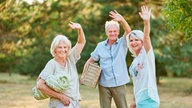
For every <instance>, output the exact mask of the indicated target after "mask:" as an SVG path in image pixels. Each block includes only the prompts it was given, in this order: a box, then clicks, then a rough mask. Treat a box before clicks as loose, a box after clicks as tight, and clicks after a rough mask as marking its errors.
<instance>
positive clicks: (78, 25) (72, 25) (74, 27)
mask: <svg viewBox="0 0 192 108" xmlns="http://www.w3.org/2000/svg"><path fill="white" fill-rule="evenodd" d="M68 25H69V26H70V27H71V28H72V29H74V30H79V29H81V25H80V24H79V23H74V22H72V21H70V23H69V24H68Z"/></svg>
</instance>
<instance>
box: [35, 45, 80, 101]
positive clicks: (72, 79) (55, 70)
mask: <svg viewBox="0 0 192 108" xmlns="http://www.w3.org/2000/svg"><path fill="white" fill-rule="evenodd" d="M78 60H79V58H77V56H76V50H75V48H72V49H71V53H70V55H69V56H68V58H67V62H66V66H65V67H64V66H62V65H60V64H59V63H58V62H56V61H55V60H54V59H51V60H50V61H49V62H48V63H47V64H46V66H45V68H44V69H43V70H42V72H41V73H40V75H39V77H41V78H42V79H44V80H46V78H47V76H48V75H50V74H61V75H64V76H66V77H67V78H68V80H69V88H68V89H67V90H66V91H63V93H64V94H65V95H67V96H68V97H70V98H71V99H72V100H80V99H81V97H80V93H79V78H78V73H77V68H76V63H77V61H78ZM51 100H55V99H51Z"/></svg>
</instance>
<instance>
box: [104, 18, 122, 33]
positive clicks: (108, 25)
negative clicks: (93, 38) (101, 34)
mask: <svg viewBox="0 0 192 108" xmlns="http://www.w3.org/2000/svg"><path fill="white" fill-rule="evenodd" d="M112 25H115V26H117V28H118V30H120V27H119V23H118V22H117V21H113V20H111V21H106V22H105V32H107V30H108V29H109V27H110V26H112Z"/></svg>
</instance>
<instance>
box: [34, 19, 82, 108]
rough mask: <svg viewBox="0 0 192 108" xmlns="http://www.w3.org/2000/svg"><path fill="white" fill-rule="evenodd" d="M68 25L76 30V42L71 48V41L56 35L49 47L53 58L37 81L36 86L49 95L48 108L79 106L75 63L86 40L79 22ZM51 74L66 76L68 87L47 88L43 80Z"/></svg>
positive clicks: (77, 107) (73, 107) (75, 107)
mask: <svg viewBox="0 0 192 108" xmlns="http://www.w3.org/2000/svg"><path fill="white" fill-rule="evenodd" d="M69 26H70V27H71V28H72V29H74V30H77V31H78V39H77V43H76V44H75V46H74V47H72V48H71V42H70V40H68V38H67V37H66V36H64V35H57V36H56V37H55V38H54V40H53V41H52V44H51V48H50V52H51V54H52V56H53V59H51V60H49V62H48V63H47V64H46V66H45V67H44V69H43V70H42V71H41V73H40V75H39V77H38V81H37V88H38V89H39V90H40V91H41V92H43V93H45V94H46V95H48V96H49V97H50V102H49V107H50V108H79V100H80V99H81V97H80V92H79V79H78V74H77V69H76V63H77V61H78V60H79V58H80V54H81V52H82V50H83V48H84V45H85V43H86V40H85V35H84V32H83V29H82V27H81V25H80V24H78V23H74V22H70V23H69ZM51 74H53V75H58V74H61V75H64V76H66V77H67V78H68V80H69V88H68V89H67V90H65V91H63V92H62V93H58V92H56V91H54V90H53V89H51V88H49V87H48V86H47V85H46V83H45V80H46V78H47V76H49V75H51Z"/></svg>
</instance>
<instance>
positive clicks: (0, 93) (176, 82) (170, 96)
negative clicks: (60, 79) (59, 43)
mask: <svg viewBox="0 0 192 108" xmlns="http://www.w3.org/2000/svg"><path fill="white" fill-rule="evenodd" d="M35 83H36V82H35V79H30V78H28V77H27V76H21V75H18V74H12V76H9V75H8V74H7V73H0V98H1V99H0V106H1V108H48V102H49V100H48V99H45V100H41V101H38V100H35V99H34V98H33V96H32V91H31V89H32V87H34V85H35ZM160 83H161V84H160V85H158V90H159V96H160V100H161V104H160V108H191V106H192V103H191V101H192V79H188V78H166V77H161V78H160ZM80 92H81V96H82V99H83V100H82V101H81V102H80V106H81V108H99V97H98V90H97V88H96V89H95V88H89V87H87V86H83V85H81V86H80ZM132 93H133V90H132V85H131V84H128V85H127V99H128V101H127V102H128V104H130V103H131V101H132V100H131V99H132ZM112 108H115V104H114V102H112Z"/></svg>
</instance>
